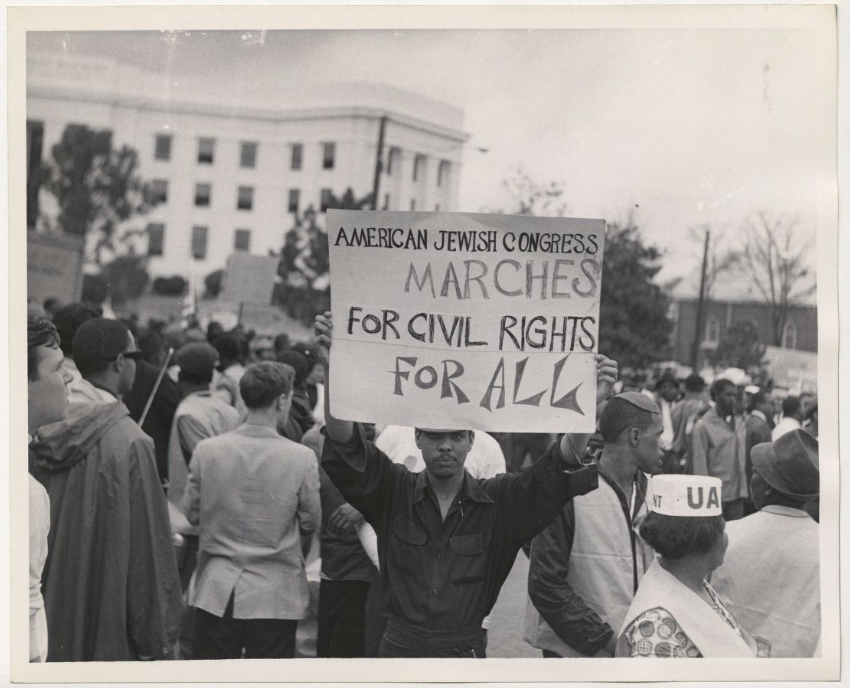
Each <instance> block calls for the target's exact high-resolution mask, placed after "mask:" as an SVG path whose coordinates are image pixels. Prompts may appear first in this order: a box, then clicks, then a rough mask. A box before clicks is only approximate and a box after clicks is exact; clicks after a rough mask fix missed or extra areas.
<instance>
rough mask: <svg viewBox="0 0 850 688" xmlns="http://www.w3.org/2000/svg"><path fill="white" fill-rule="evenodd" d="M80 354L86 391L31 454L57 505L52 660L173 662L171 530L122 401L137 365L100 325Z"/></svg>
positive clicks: (143, 440)
mask: <svg viewBox="0 0 850 688" xmlns="http://www.w3.org/2000/svg"><path fill="white" fill-rule="evenodd" d="M73 353H74V361H75V362H76V364H77V368H78V369H79V371H80V374H81V375H82V378H83V381H84V382H85V383H86V385H83V386H81V388H80V390H79V391H78V392H77V393H76V394H72V396H71V399H70V403H69V406H68V415H67V417H66V418H65V420H64V421H62V422H60V423H56V424H54V425H50V426H46V427H43V428H41V429H40V430H39V436H38V438H37V439H36V440H35V441H34V442H33V443H32V445H30V446H31V449H32V450H33V453H34V455H35V464H36V466H35V468H34V473H35V477H36V478H37V479H38V480H39V481H40V482H41V483H42V485H44V487H45V489H46V490H47V493H48V495H49V497H50V512H51V513H50V522H51V529H50V535H49V538H48V547H49V554H48V557H47V561H46V563H45V566H44V576H43V591H44V600H45V608H46V610H47V629H48V635H49V639H50V644H49V652H48V656H47V661H49V662H51V661H52V662H71V661H120V660H134V659H168V658H171V656H172V654H173V645H174V642H175V640H176V638H177V632H178V624H179V620H180V616H181V613H182V606H183V601H182V596H181V591H180V579H179V577H178V574H177V565H176V561H175V557H174V550H173V548H172V543H171V524H170V522H169V517H168V508H167V505H166V500H165V494H164V493H163V491H162V486H161V484H160V481H159V475H158V473H157V470H156V459H155V454H154V445H153V440H151V438H150V437H148V436H147V435H146V434H145V433H144V432H143V431H142V430H141V428H139V426H138V425H137V424H136V423H135V422H134V421H133V420H132V419H131V418H130V415H129V411H128V410H127V407H126V406H125V405H124V404H123V403H122V402H121V397H122V396H123V395H124V394H126V393H127V392H129V391H130V389H131V387H132V385H133V380H134V377H135V373H136V360H137V359H138V358H139V356H140V354H139V352H138V350H137V349H136V343H135V341H134V339H133V336H132V334H131V333H130V331H129V330H128V329H127V326H126V325H124V324H123V323H120V322H118V321H116V320H106V319H104V318H95V319H92V320H89V321H88V322H86V323H85V324H83V325H82V326H81V327H80V329H79V330H77V332H76V334H75V336H74V343H73Z"/></svg>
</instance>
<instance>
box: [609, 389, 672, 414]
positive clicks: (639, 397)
mask: <svg viewBox="0 0 850 688" xmlns="http://www.w3.org/2000/svg"><path fill="white" fill-rule="evenodd" d="M614 398H615V399H622V400H623V401H626V402H628V403H630V404H631V405H632V406H637V407H638V408H639V409H643V410H644V411H649V412H650V413H659V414H660V413H661V409H660V408H658V404H656V403H655V401H654V400H653V399H652V398H651V397H649V396H647V395H646V394H643V393H642V392H623V393H622V394H618V395H617V396H615V397H614Z"/></svg>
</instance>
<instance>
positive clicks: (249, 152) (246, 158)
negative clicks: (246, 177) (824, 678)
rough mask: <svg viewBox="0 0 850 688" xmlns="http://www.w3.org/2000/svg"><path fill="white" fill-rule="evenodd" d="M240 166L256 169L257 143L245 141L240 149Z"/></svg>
mask: <svg viewBox="0 0 850 688" xmlns="http://www.w3.org/2000/svg"><path fill="white" fill-rule="evenodd" d="M239 166H240V167H245V168H248V169H254V168H255V167H256V166H257V144H256V143H251V142H248V141H243V142H242V146H241V148H240V150H239Z"/></svg>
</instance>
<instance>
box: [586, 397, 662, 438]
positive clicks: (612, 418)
mask: <svg viewBox="0 0 850 688" xmlns="http://www.w3.org/2000/svg"><path fill="white" fill-rule="evenodd" d="M657 415H658V414H656V413H653V412H652V411H647V410H646V409H642V408H639V407H637V406H635V405H634V404H632V403H631V402H629V401H626V400H625V399H619V398H617V397H614V398H613V399H611V400H609V401H608V403H607V404H606V406H605V410H604V411H603V412H602V417H601V418H600V419H599V432H600V433H601V434H602V439H603V440H605V442H606V443H608V444H614V443H615V442H617V440H619V439H620V435H622V434H623V432H624V431H625V430H628V429H629V428H637V429H638V430H646V429H647V428H648V427H649V426H650V425H651V424H652V417H653V416H657Z"/></svg>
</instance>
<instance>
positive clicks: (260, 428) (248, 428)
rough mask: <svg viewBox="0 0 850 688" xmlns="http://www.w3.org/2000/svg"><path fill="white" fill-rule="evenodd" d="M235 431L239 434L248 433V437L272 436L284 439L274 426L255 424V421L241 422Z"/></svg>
mask: <svg viewBox="0 0 850 688" xmlns="http://www.w3.org/2000/svg"><path fill="white" fill-rule="evenodd" d="M236 431H237V432H238V433H240V434H241V435H248V437H273V438H278V439H284V438H283V436H282V435H280V434H279V433H278V431H277V430H275V429H274V428H269V427H267V426H265V425H256V424H255V423H242V425H240V426H239V427H238V428H237V430H236Z"/></svg>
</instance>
